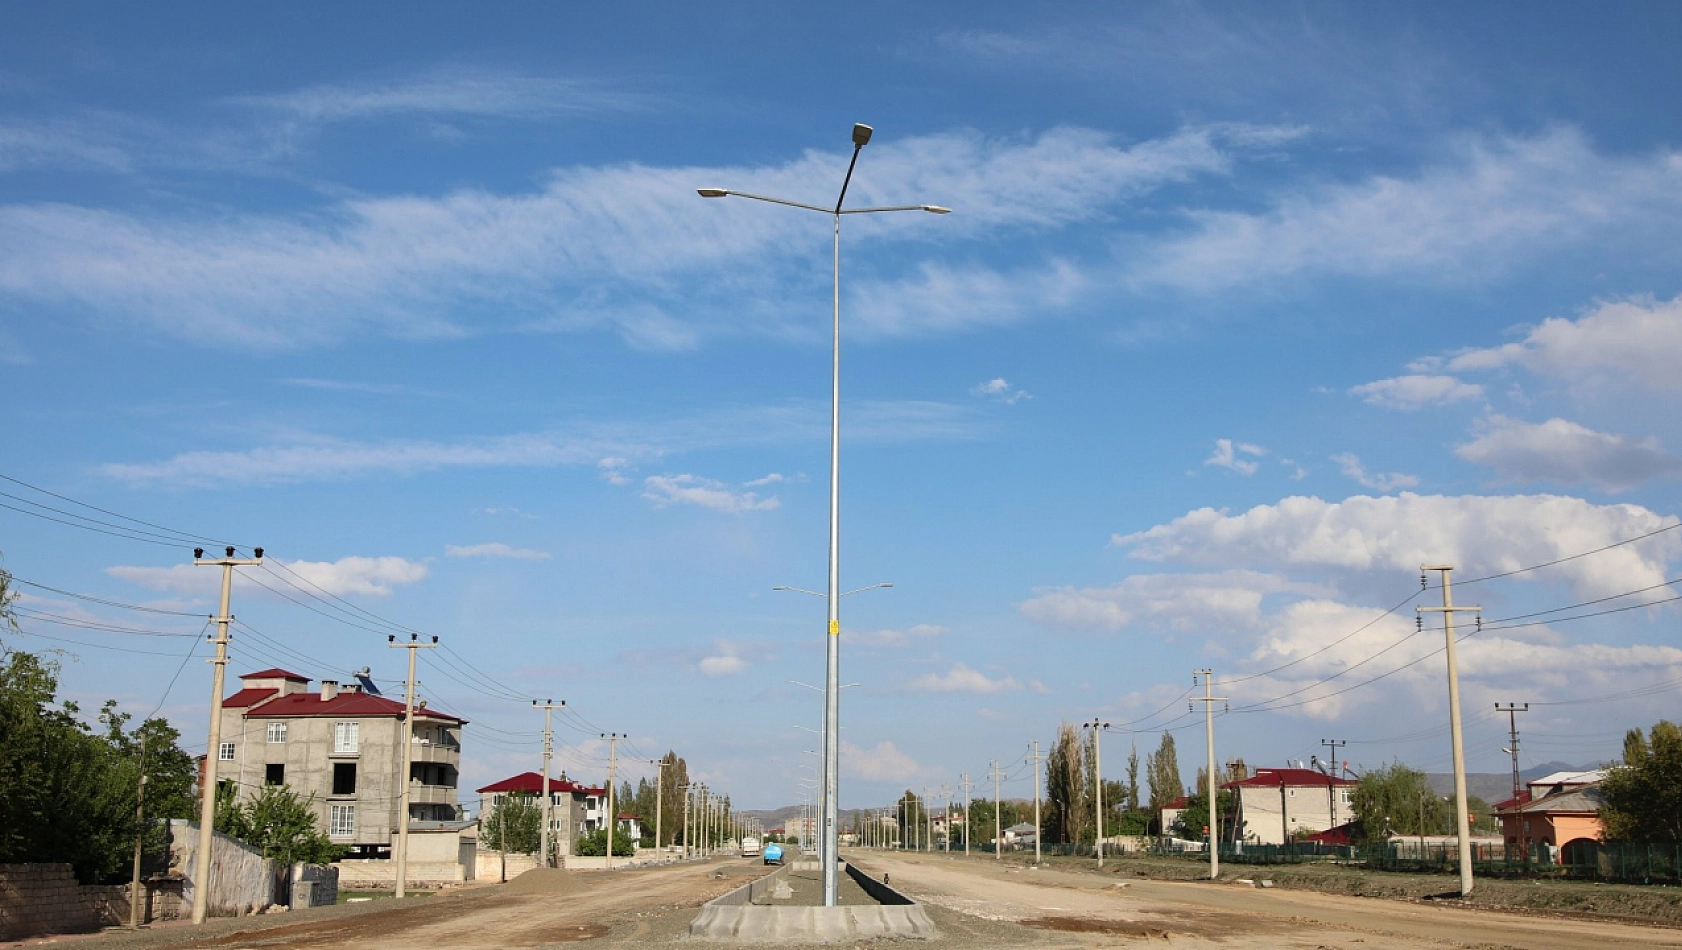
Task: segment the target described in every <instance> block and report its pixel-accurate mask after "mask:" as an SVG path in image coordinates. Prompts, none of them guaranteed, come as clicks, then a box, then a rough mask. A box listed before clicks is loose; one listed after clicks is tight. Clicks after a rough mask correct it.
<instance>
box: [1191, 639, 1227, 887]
mask: <svg viewBox="0 0 1682 950" xmlns="http://www.w3.org/2000/svg"><path fill="white" fill-rule="evenodd" d="M1199 676H1201V677H1203V695H1202V696H1199V697H1197V698H1196V699H1194V700H1193V702H1199V703H1202V704H1203V730H1204V732H1205V733H1206V734H1207V737H1208V740H1209V778H1208V795H1209V828H1208V835H1209V880H1211V881H1214V880H1219V879H1220V876H1221V808H1220V800H1221V799H1220V792H1219V791H1217V788H1218V786H1219V784H1220V783H1219V780H1218V779H1217V777H1216V775H1215V704H1216V703H1218V702H1219V703H1224V702H1226V697H1225V696H1216V695H1215V694H1214V689H1215V673H1214V671H1213V670H1198V671H1197V672H1196V673H1193V674H1192V677H1191V683H1192V685H1193V686H1196V685H1197V678H1198V677H1199Z"/></svg>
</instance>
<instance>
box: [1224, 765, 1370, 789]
mask: <svg viewBox="0 0 1682 950" xmlns="http://www.w3.org/2000/svg"><path fill="white" fill-rule="evenodd" d="M1359 784H1361V783H1360V782H1356V781H1352V780H1350V779H1346V778H1338V777H1337V776H1335V775H1327V774H1325V773H1324V772H1317V771H1315V770H1314V769H1257V770H1256V774H1255V775H1252V776H1251V777H1249V778H1247V779H1245V780H1243V781H1242V782H1228V783H1226V784H1225V785H1222V786H1221V787H1222V788H1286V787H1289V788H1330V787H1339V788H1342V787H1349V786H1355V785H1359Z"/></svg>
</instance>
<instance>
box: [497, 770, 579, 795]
mask: <svg viewBox="0 0 1682 950" xmlns="http://www.w3.org/2000/svg"><path fill="white" fill-rule="evenodd" d="M486 792H527V793H530V794H532V795H541V794H543V775H542V773H540V772H521V773H520V774H519V775H515V776H511V777H509V778H505V779H503V780H502V781H500V782H493V783H492V784H490V785H486V786H485V787H484V788H481V789H479V794H481V795H483V794H485V793H486ZM557 792H581V793H583V794H585V795H606V794H607V789H605V788H591V787H590V786H588V785H580V784H578V783H577V782H569V781H567V780H566V779H564V778H551V779H550V780H549V793H550V794H551V795H553V794H555V793H557Z"/></svg>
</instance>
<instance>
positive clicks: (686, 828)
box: [678, 785, 695, 859]
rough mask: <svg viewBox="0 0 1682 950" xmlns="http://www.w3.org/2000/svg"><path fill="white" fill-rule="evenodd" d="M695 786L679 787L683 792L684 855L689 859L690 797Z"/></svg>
mask: <svg viewBox="0 0 1682 950" xmlns="http://www.w3.org/2000/svg"><path fill="white" fill-rule="evenodd" d="M694 788H695V786H693V785H684V786H682V787H681V788H679V789H678V791H680V792H682V793H683V856H684V858H685V859H687V858H688V857H689V850H690V848H689V845H690V841H689V799H690V797H691V795H690V793H691V791H693V789H694Z"/></svg>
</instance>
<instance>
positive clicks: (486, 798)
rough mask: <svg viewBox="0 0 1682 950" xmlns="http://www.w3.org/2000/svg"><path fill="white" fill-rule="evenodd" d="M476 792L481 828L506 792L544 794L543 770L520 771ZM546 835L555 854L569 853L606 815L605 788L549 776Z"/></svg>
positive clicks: (512, 793)
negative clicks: (574, 844) (547, 833)
mask: <svg viewBox="0 0 1682 950" xmlns="http://www.w3.org/2000/svg"><path fill="white" fill-rule="evenodd" d="M478 791H479V824H480V826H481V828H482V827H484V825H485V824H486V823H488V822H493V821H495V820H496V810H497V808H498V807H499V806H500V805H501V804H502V800H503V798H504V797H505V796H507V795H527V796H531V797H532V798H535V799H538V800H539V802H540V803H541V800H542V797H543V773H541V772H521V773H520V774H518V775H511V776H509V777H508V778H505V779H503V780H502V781H500V782H492V783H491V784H489V785H486V786H485V787H484V788H481V789H479V790H478ZM549 800H550V814H549V838H550V840H551V841H553V842H554V847H555V853H556V854H558V855H560V856H563V857H564V856H566V855H569V854H571V853H572V846H573V843H574V842H576V841H577V840H578V839H579V838H582V837H583V836H584V835H586V834H589V833H591V832H593V831H595V830H597V829H598V828H601V827H602V825H603V823H604V821H605V820H606V819H605V816H606V814H607V789H605V788H597V787H595V786H592V785H581V784H579V783H578V782H574V781H572V780H571V779H568V778H567V777H566V775H565V773H562V775H561V777H560V778H554V777H553V776H551V777H550V779H549Z"/></svg>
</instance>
